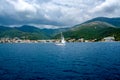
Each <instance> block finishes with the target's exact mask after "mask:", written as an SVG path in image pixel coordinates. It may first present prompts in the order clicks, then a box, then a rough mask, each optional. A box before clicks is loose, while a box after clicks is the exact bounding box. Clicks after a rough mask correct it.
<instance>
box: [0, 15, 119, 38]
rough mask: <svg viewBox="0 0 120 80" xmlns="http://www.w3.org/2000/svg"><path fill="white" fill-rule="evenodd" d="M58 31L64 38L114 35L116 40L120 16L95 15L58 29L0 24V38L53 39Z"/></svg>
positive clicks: (57, 35) (58, 35) (58, 34)
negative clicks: (82, 21) (11, 26)
mask: <svg viewBox="0 0 120 80" xmlns="http://www.w3.org/2000/svg"><path fill="white" fill-rule="evenodd" d="M60 32H63V34H64V36H65V38H66V39H73V38H74V39H80V38H84V39H86V40H93V39H95V40H101V39H102V38H104V37H108V36H114V37H115V38H116V40H120V18H105V17H97V18H94V19H91V20H88V21H86V22H84V23H82V24H78V25H75V26H73V27H70V28H59V29H39V28H37V27H34V26H30V25H23V26H20V27H14V28H10V27H5V26H0V38H4V37H10V38H14V37H18V38H21V39H30V40H38V39H53V38H59V37H60Z"/></svg>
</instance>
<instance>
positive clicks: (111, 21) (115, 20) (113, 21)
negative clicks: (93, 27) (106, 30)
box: [85, 17, 120, 27]
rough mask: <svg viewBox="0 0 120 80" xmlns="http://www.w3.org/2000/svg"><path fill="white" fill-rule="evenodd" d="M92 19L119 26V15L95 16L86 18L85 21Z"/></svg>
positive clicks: (92, 20)
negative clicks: (113, 16) (115, 16)
mask: <svg viewBox="0 0 120 80" xmlns="http://www.w3.org/2000/svg"><path fill="white" fill-rule="evenodd" d="M94 21H101V22H106V23H109V24H111V25H114V26H116V27H120V17H118V18H107V17H97V18H94V19H91V20H88V21H86V22H85V23H89V22H94Z"/></svg>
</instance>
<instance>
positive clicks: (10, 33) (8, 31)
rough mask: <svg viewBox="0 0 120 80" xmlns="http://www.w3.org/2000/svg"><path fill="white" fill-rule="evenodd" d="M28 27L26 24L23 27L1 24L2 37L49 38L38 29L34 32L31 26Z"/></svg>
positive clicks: (0, 36) (0, 35)
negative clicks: (38, 31)
mask: <svg viewBox="0 0 120 80" xmlns="http://www.w3.org/2000/svg"><path fill="white" fill-rule="evenodd" d="M27 27H28V26H27ZM33 28H34V27H33ZM33 28H32V29H33ZM28 29H29V30H28ZM28 29H27V28H26V27H25V26H24V27H21V28H10V27H5V26H0V38H4V37H9V38H14V37H18V38H21V39H31V40H34V39H35V40H36V39H46V38H47V37H46V36H45V35H43V34H42V33H37V32H36V31H34V32H32V31H30V29H31V28H29V27H28ZM32 29H31V30H32ZM27 30H28V31H27ZM36 30H37V29H36Z"/></svg>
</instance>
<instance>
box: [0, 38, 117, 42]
mask: <svg viewBox="0 0 120 80" xmlns="http://www.w3.org/2000/svg"><path fill="white" fill-rule="evenodd" d="M66 41H67V42H97V39H93V40H85V39H84V38H80V39H77V40H76V39H67V40H66ZM100 41H102V42H112V41H115V38H114V37H105V38H103V39H102V40H100ZM38 42H42V43H46V42H60V40H59V39H51V40H22V39H19V38H18V37H15V38H13V39H12V38H1V39H0V43H38Z"/></svg>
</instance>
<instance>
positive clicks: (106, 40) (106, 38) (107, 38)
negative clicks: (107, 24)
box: [103, 37, 115, 42]
mask: <svg viewBox="0 0 120 80" xmlns="http://www.w3.org/2000/svg"><path fill="white" fill-rule="evenodd" d="M103 41H105V42H112V41H115V38H114V37H105V38H104V39H103Z"/></svg>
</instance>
